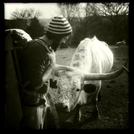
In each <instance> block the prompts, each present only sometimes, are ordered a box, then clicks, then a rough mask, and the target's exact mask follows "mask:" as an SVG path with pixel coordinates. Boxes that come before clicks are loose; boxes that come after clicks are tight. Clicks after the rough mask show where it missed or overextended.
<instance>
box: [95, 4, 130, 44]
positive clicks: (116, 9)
mask: <svg viewBox="0 0 134 134" xmlns="http://www.w3.org/2000/svg"><path fill="white" fill-rule="evenodd" d="M96 7H97V10H98V13H99V14H100V15H103V16H105V17H106V18H107V19H109V20H110V21H111V23H112V25H113V36H114V39H115V42H117V41H118V38H119V37H118V36H119V34H120V29H121V26H122V25H123V23H124V20H126V16H128V14H129V3H99V4H98V5H97V6H96ZM126 24H127V23H126ZM127 27H128V26H127V25H125V27H124V29H127Z"/></svg>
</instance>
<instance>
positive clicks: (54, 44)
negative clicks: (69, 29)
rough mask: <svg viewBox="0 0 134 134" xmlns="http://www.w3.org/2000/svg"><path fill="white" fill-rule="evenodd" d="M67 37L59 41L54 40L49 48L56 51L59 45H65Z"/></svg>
mask: <svg viewBox="0 0 134 134" xmlns="http://www.w3.org/2000/svg"><path fill="white" fill-rule="evenodd" d="M68 38H69V36H66V37H63V38H62V39H61V40H55V41H53V43H52V45H51V47H52V49H53V50H54V51H56V50H57V48H58V47H59V46H60V44H62V43H66V41H67V40H68Z"/></svg>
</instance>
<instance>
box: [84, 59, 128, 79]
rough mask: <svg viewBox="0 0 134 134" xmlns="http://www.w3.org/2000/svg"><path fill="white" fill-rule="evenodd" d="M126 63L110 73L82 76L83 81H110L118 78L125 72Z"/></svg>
mask: <svg viewBox="0 0 134 134" xmlns="http://www.w3.org/2000/svg"><path fill="white" fill-rule="evenodd" d="M127 63H128V61H126V62H125V64H124V66H122V67H121V68H120V69H118V70H116V71H114V72H111V73H90V74H84V80H110V79H114V78H116V77H118V76H119V75H121V74H122V73H123V72H124V70H125V71H126V65H127Z"/></svg>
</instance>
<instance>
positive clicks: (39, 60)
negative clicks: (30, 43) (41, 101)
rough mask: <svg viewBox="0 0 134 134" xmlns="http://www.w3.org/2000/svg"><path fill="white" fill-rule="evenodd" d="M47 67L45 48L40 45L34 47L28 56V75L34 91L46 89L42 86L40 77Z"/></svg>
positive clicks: (47, 60)
mask: <svg viewBox="0 0 134 134" xmlns="http://www.w3.org/2000/svg"><path fill="white" fill-rule="evenodd" d="M48 66H49V59H48V57H47V53H46V51H45V48H44V47H42V46H40V45H35V46H34V47H32V49H31V50H30V52H29V54H28V72H29V74H28V75H29V79H30V81H31V84H32V86H33V87H34V88H35V89H36V90H45V89H44V88H46V85H43V84H42V76H43V73H44V72H45V71H46V69H47V68H48ZM36 87H38V88H36ZM43 87H44V88H43ZM41 92H43V91H41Z"/></svg>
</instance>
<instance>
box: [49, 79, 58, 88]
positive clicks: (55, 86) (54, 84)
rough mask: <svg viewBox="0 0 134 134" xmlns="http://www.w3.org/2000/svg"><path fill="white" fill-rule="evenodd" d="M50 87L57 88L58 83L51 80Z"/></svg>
mask: <svg viewBox="0 0 134 134" xmlns="http://www.w3.org/2000/svg"><path fill="white" fill-rule="evenodd" d="M50 87H51V88H57V81H56V80H52V79H50Z"/></svg>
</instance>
